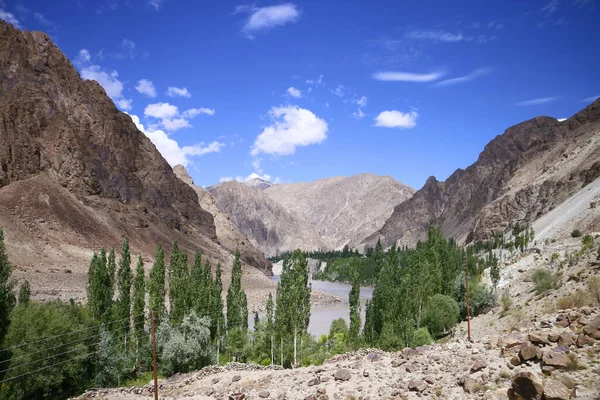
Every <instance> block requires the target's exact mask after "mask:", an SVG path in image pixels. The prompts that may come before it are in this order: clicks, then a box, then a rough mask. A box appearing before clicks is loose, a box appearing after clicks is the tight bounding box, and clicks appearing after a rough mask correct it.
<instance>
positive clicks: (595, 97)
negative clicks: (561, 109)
mask: <svg viewBox="0 0 600 400" xmlns="http://www.w3.org/2000/svg"><path fill="white" fill-rule="evenodd" d="M597 99H600V95H598V96H592V97H586V98H585V99H581V101H583V102H584V103H591V102H593V101H596V100H597Z"/></svg>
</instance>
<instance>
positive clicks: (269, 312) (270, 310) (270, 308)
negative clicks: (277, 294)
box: [265, 292, 275, 364]
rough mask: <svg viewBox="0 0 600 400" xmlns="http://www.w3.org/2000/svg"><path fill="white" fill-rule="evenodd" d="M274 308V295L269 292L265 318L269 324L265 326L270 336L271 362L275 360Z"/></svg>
mask: <svg viewBox="0 0 600 400" xmlns="http://www.w3.org/2000/svg"><path fill="white" fill-rule="evenodd" d="M274 308H275V304H274V303H273V295H271V292H269V297H268V298H267V304H266V305H265V309H266V315H265V318H266V320H267V325H266V327H265V331H266V334H267V337H268V338H269V343H270V351H271V364H273V362H274V348H273V346H274V339H275V324H274V322H275V321H274V318H275V315H274Z"/></svg>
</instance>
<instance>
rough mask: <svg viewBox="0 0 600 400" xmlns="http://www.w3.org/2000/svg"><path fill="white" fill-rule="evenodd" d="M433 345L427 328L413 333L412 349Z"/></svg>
mask: <svg viewBox="0 0 600 400" xmlns="http://www.w3.org/2000/svg"><path fill="white" fill-rule="evenodd" d="M431 343H433V340H432V339H431V335H430V334H429V331H428V330H427V328H419V329H417V330H416V331H415V332H414V333H413V340H412V343H411V345H412V347H419V346H425V345H428V344H431Z"/></svg>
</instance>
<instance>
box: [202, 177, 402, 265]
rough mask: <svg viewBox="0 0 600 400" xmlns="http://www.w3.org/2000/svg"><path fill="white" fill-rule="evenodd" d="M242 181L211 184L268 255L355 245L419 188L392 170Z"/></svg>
mask: <svg viewBox="0 0 600 400" xmlns="http://www.w3.org/2000/svg"><path fill="white" fill-rule="evenodd" d="M264 182H265V181H262V180H261V183H260V184H258V185H257V184H255V183H251V184H250V185H248V184H247V183H238V182H236V181H232V182H226V183H222V184H219V185H216V186H214V187H212V188H211V189H210V192H211V193H212V194H213V196H214V197H215V199H216V201H217V205H218V206H219V208H221V210H223V211H224V212H225V213H227V214H229V215H230V216H231V220H232V221H233V223H234V224H235V225H236V226H237V227H238V229H239V230H240V231H241V232H243V233H245V234H247V235H248V237H249V238H250V240H251V241H253V243H255V244H256V245H257V246H258V247H259V248H260V249H262V250H263V251H264V252H265V253H266V254H268V255H274V254H276V253H277V252H283V251H289V250H293V249H296V248H302V249H305V250H311V249H318V248H321V249H337V248H342V247H343V246H344V245H346V244H348V245H350V246H355V245H356V244H358V243H359V242H360V240H361V239H362V238H364V237H365V236H366V235H368V234H370V233H372V232H374V231H376V230H377V229H379V228H380V227H381V226H383V223H384V222H385V221H386V219H387V218H388V217H389V216H390V215H391V213H392V211H393V207H394V205H396V204H398V203H400V202H402V201H404V200H406V199H408V198H409V197H410V196H411V195H412V194H413V193H414V189H412V188H410V187H409V186H406V185H404V184H402V183H400V182H398V181H396V180H394V179H393V178H392V177H389V176H377V175H373V174H360V175H355V176H351V177H348V178H346V177H335V178H326V179H320V180H317V181H314V182H306V183H294V184H277V185H273V184H265V183H264Z"/></svg>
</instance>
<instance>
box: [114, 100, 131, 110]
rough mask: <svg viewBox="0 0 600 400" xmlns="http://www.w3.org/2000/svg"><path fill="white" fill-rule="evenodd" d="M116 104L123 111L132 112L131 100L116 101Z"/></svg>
mask: <svg viewBox="0 0 600 400" xmlns="http://www.w3.org/2000/svg"><path fill="white" fill-rule="evenodd" d="M116 104H117V107H119V108H120V109H121V110H126V111H127V110H131V99H125V98H121V99H118V100H116Z"/></svg>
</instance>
